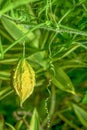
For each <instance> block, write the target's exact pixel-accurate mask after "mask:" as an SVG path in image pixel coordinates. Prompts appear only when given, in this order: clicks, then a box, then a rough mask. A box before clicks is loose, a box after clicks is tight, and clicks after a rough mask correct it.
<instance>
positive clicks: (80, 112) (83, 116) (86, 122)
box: [72, 104, 87, 127]
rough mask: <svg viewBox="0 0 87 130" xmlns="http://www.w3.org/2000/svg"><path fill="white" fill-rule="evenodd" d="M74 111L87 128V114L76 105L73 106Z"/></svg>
mask: <svg viewBox="0 0 87 130" xmlns="http://www.w3.org/2000/svg"><path fill="white" fill-rule="evenodd" d="M72 106H73V108H74V111H75V113H76V115H77V117H78V119H79V120H80V122H81V123H82V124H83V125H84V126H85V127H87V112H86V111H85V110H84V109H82V108H81V107H79V106H77V105H76V104H72Z"/></svg>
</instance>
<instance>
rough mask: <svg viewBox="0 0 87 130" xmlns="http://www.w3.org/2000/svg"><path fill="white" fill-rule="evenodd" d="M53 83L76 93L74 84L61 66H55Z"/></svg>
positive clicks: (52, 75)
mask: <svg viewBox="0 0 87 130" xmlns="http://www.w3.org/2000/svg"><path fill="white" fill-rule="evenodd" d="M51 78H52V82H53V84H54V85H55V86H56V87H58V88H59V89H61V90H63V91H66V92H69V93H72V94H75V90H74V86H73V84H72V82H71V80H70V78H69V77H68V75H67V74H66V73H65V72H64V70H63V69H62V68H61V67H55V69H54V74H51Z"/></svg>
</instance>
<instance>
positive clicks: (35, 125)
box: [30, 109, 40, 130]
mask: <svg viewBox="0 0 87 130" xmlns="http://www.w3.org/2000/svg"><path fill="white" fill-rule="evenodd" d="M30 130H40V123H39V117H38V113H37V110H36V109H34V111H33V115H32V118H31V122H30Z"/></svg>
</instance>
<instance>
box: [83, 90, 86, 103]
mask: <svg viewBox="0 0 87 130" xmlns="http://www.w3.org/2000/svg"><path fill="white" fill-rule="evenodd" d="M82 103H87V91H86V93H85V95H84V97H83V100H82Z"/></svg>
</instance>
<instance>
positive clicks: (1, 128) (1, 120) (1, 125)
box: [0, 115, 4, 130]
mask: <svg viewBox="0 0 87 130" xmlns="http://www.w3.org/2000/svg"><path fill="white" fill-rule="evenodd" d="M0 130H4V118H3V116H2V115H0Z"/></svg>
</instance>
